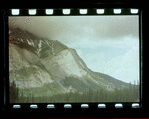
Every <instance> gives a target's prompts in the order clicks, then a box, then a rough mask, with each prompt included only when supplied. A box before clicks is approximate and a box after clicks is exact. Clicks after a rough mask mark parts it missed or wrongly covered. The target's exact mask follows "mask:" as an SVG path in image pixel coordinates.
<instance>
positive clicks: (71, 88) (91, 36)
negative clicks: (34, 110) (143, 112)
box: [8, 15, 140, 103]
mask: <svg viewBox="0 0 149 119" xmlns="http://www.w3.org/2000/svg"><path fill="white" fill-rule="evenodd" d="M8 20H9V100H10V103H65V102H70V103H73V102H74V103H78V102H79V103H81V102H86V103H90V102H139V101H140V74H139V72H140V69H139V65H140V61H139V16H138V15H132V16H131V15H123V16H118V15H115V16H110V15H109V16H108V15H105V16H104V15H102V16H17V17H16V16H9V19H8Z"/></svg>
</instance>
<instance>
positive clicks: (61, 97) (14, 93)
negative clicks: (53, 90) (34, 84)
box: [10, 82, 140, 103]
mask: <svg viewBox="0 0 149 119" xmlns="http://www.w3.org/2000/svg"><path fill="white" fill-rule="evenodd" d="M20 92H21V93H20V95H18V89H17V88H16V85H15V84H14V82H13V83H12V85H11V86H10V102H11V103H14V102H15V103H64V102H70V103H71V102H135V101H136V100H138V99H139V97H140V96H139V85H135V84H134V85H133V86H132V85H131V84H130V86H129V88H123V89H121V88H120V89H117V88H115V90H114V91H107V90H105V89H99V90H93V89H91V88H90V87H89V88H88V91H83V92H82V94H81V93H80V92H78V91H75V92H69V93H65V94H57V95H56V94H55V95H53V96H47V95H43V96H41V97H34V92H33V91H32V92H31V93H27V94H25V92H26V91H25V92H24V91H20Z"/></svg>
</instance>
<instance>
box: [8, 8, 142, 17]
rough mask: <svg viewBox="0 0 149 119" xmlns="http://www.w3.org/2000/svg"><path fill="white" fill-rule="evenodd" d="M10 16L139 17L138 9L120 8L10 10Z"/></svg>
mask: <svg viewBox="0 0 149 119" xmlns="http://www.w3.org/2000/svg"><path fill="white" fill-rule="evenodd" d="M8 14H9V15H10V16H11V15H16V16H17V15H19V16H22V15H23V16H24V15H35V16H40V15H41V16H43V15H44V16H46V15H47V16H48V15H139V14H140V11H139V9H135V8H129V9H128V8H122V9H118V8H116V9H110V8H109V9H106V8H105V9H93V8H92V9H44V10H40V9H39V10H38V9H23V10H22V9H11V10H9V11H8Z"/></svg>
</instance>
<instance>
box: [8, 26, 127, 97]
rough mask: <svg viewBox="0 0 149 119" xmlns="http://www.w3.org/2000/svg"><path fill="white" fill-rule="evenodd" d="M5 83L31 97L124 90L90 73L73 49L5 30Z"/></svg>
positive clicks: (120, 84) (110, 79)
mask: <svg viewBox="0 0 149 119" xmlns="http://www.w3.org/2000/svg"><path fill="white" fill-rule="evenodd" d="M9 77H10V78H9V82H10V84H11V82H12V81H13V80H14V81H15V82H16V84H17V86H18V87H19V88H23V89H24V90H26V91H29V90H31V91H33V92H34V95H35V96H39V95H48V94H49V95H52V94H57V93H65V92H69V91H79V92H80V93H81V92H83V91H85V90H88V88H89V87H91V88H92V89H94V90H98V89H101V88H105V89H107V90H111V91H112V90H114V88H115V87H116V88H120V87H121V88H123V87H125V86H126V87H128V86H129V84H127V83H125V82H122V81H120V80H117V79H114V78H113V77H110V76H108V75H106V74H102V73H98V72H93V71H91V70H90V69H89V68H88V67H87V65H86V64H85V62H84V61H83V60H82V59H81V58H80V57H79V55H78V54H77V52H76V50H75V49H72V48H69V47H67V46H66V45H64V44H62V43H61V42H59V41H57V40H56V41H54V40H50V39H45V38H39V37H37V36H35V35H33V34H31V33H29V32H28V31H24V30H21V29H20V28H11V27H10V28H9Z"/></svg>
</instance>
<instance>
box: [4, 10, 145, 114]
mask: <svg viewBox="0 0 149 119" xmlns="http://www.w3.org/2000/svg"><path fill="white" fill-rule="evenodd" d="M7 15H8V16H75V15H76V16H85V15H99V16H100V15H101V16H102V15H139V39H140V49H142V30H141V29H142V11H141V9H138V8H136V9H134V8H132V9H131V8H120V9H114V8H103V9H100V8H94V9H57V8H56V9H51V8H50V9H42V10H41V9H39V10H38V9H30V10H29V9H9V10H8V11H7ZM7 20H8V19H7V18H6V19H5V22H8V21H7ZM5 32H7V33H8V29H7V28H6V29H5ZM7 33H5V34H7ZM5 38H8V36H5ZM6 48H7V47H6ZM140 53H141V56H140V58H141V59H142V50H140ZM5 58H6V59H7V57H6V56H5ZM140 65H141V66H142V65H143V63H142V62H140ZM141 70H142V69H141ZM8 71H9V70H8ZM140 75H141V77H140V78H142V72H141V71H140ZM5 78H6V77H5ZM7 78H9V77H7ZM140 83H141V85H140V88H141V90H140V94H141V95H140V103H137V104H139V106H138V105H135V103H133V102H130V103H121V102H117V103H104V102H103V103H102V102H101V103H89V104H86V103H72V104H70V103H68V104H67V103H61V104H58V103H53V104H39V103H38V104H29V103H27V104H10V103H8V102H9V98H8V97H9V96H8V93H6V92H8V87H6V85H7V84H8V82H7V81H6V79H5V80H4V85H5V88H4V93H5V94H4V105H5V106H6V107H7V109H8V110H17V111H19V110H26V109H27V110H28V109H29V110H32V111H35V110H36V111H37V110H49V109H47V106H49V107H51V108H50V111H51V110H58V109H65V108H67V106H68V107H69V106H71V109H83V108H81V106H86V107H85V108H90V109H100V108H98V107H97V106H98V104H101V105H100V106H101V107H103V108H105V107H106V109H115V108H116V106H118V108H123V109H132V108H133V105H135V106H136V107H134V108H138V107H139V108H142V107H143V105H142V93H143V92H142V88H143V84H142V79H141V81H140ZM82 104H84V105H82ZM8 105H9V106H8ZM14 107H16V108H14ZM31 107H33V108H31ZM53 107H54V108H53ZM69 109H70V108H69ZM66 110H68V109H66ZM100 110H101V109H100Z"/></svg>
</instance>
